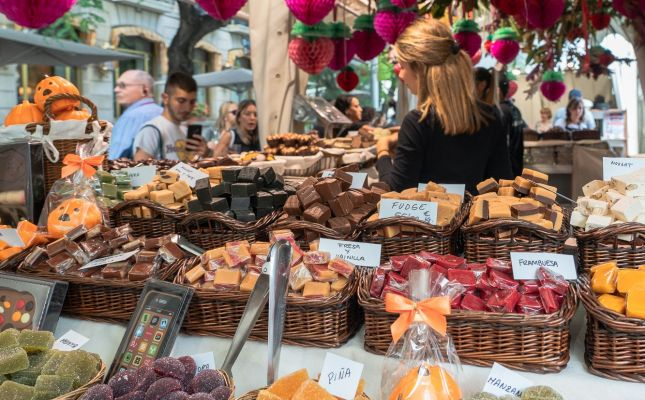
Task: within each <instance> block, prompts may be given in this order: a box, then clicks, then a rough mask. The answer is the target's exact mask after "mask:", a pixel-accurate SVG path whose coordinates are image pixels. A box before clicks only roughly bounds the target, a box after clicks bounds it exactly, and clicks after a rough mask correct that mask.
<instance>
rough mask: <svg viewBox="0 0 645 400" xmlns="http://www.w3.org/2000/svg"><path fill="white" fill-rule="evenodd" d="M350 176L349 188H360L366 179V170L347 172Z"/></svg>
mask: <svg viewBox="0 0 645 400" xmlns="http://www.w3.org/2000/svg"><path fill="white" fill-rule="evenodd" d="M348 174H350V175H351V176H352V186H350V189H360V188H362V187H363V185H365V179H367V172H348Z"/></svg>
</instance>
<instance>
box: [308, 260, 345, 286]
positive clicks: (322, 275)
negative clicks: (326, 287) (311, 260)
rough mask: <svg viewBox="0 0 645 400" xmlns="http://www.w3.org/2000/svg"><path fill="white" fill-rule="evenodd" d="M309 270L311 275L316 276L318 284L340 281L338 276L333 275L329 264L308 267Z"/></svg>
mask: <svg viewBox="0 0 645 400" xmlns="http://www.w3.org/2000/svg"><path fill="white" fill-rule="evenodd" d="M307 269H309V272H311V275H313V276H314V279H315V280H317V281H318V282H334V281H335V280H337V279H338V274H335V273H332V272H331V271H330V270H329V268H327V264H322V265H313V264H312V265H307Z"/></svg>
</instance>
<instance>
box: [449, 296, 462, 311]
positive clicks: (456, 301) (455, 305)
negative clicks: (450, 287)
mask: <svg viewBox="0 0 645 400" xmlns="http://www.w3.org/2000/svg"><path fill="white" fill-rule="evenodd" d="M461 301H462V300H461V295H459V296H455V297H454V298H453V299H452V300H451V301H450V308H451V309H453V310H459V309H460V308H461Z"/></svg>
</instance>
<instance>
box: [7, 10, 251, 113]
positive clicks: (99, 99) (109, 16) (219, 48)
mask: <svg viewBox="0 0 645 400" xmlns="http://www.w3.org/2000/svg"><path fill="white" fill-rule="evenodd" d="M97 13H98V14H99V15H100V16H101V17H102V18H103V19H104V20H105V22H104V23H101V24H99V26H97V27H96V30H94V31H92V32H90V33H88V34H82V35H81V40H82V42H84V43H85V44H88V45H92V46H99V47H102V48H107V49H114V50H119V51H124V52H129V53H134V54H138V55H140V56H141V58H140V59H138V60H131V61H123V62H108V63H103V64H93V65H88V66H85V67H79V68H74V67H65V66H62V65H61V66H45V65H25V64H23V65H17V64H12V65H6V66H3V67H0V121H1V120H3V119H4V117H5V115H6V114H7V113H8V112H9V110H11V108H12V107H13V106H15V105H16V104H17V103H18V102H20V101H22V100H23V99H32V98H33V94H32V90H33V87H34V86H35V84H36V83H37V82H38V81H39V80H40V79H42V78H43V76H44V75H59V76H63V77H66V78H67V79H69V80H70V81H72V82H73V83H74V84H76V85H77V86H78V87H79V90H80V91H81V94H82V95H84V96H85V97H87V98H89V99H90V100H92V101H93V102H94V103H95V104H96V105H97V107H98V110H99V118H101V119H105V120H109V121H114V120H115V119H116V118H117V117H118V115H120V113H121V111H122V110H120V107H119V106H118V105H117V104H115V102H114V83H115V81H116V79H117V78H118V76H119V74H120V73H121V72H123V71H125V70H127V69H135V68H136V69H143V70H146V71H148V72H149V73H150V74H151V75H152V76H153V77H154V79H155V81H156V82H157V83H158V84H157V85H156V88H155V96H156V97H157V99H159V96H160V91H161V90H163V83H164V82H165V79H166V76H167V70H168V60H167V48H168V46H169V45H170V43H171V41H172V38H173V37H174V35H175V32H176V31H177V29H178V27H179V9H178V7H177V3H176V0H103V11H98V12H97ZM246 15H248V14H246V13H245V12H244V10H243V11H242V12H240V13H239V14H238V16H237V17H236V18H234V19H232V20H231V21H230V23H229V24H228V25H227V26H225V27H224V28H221V29H219V30H217V31H215V32H211V33H210V34H208V35H206V36H205V37H204V38H203V39H202V40H201V41H200V42H199V43H198V44H197V46H196V49H195V51H194V57H193V61H194V66H195V73H196V74H197V73H204V72H213V71H219V70H222V69H225V68H230V67H234V66H239V65H242V66H246V67H249V66H248V65H245V64H247V61H246V60H248V53H249V48H250V45H249V32H248V19H247V17H246ZM0 27H2V28H9V29H15V28H16V26H15V25H14V24H13V23H12V22H11V21H8V20H7V19H5V18H4V16H3V15H2V14H0ZM230 99H232V100H239V99H237V98H236V95H235V93H234V92H230V91H228V90H224V89H221V88H209V89H205V88H200V90H199V93H198V100H199V102H200V103H205V104H207V105H208V107H209V109H210V115H211V118H216V117H217V109H218V107H219V104H221V103H222V102H223V101H226V100H230Z"/></svg>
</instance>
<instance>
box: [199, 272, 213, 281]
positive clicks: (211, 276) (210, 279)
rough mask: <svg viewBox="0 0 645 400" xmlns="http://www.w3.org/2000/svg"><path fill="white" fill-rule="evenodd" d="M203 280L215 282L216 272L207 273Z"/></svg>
mask: <svg viewBox="0 0 645 400" xmlns="http://www.w3.org/2000/svg"><path fill="white" fill-rule="evenodd" d="M202 279H203V280H204V282H213V281H214V280H215V271H206V272H205V273H204V276H202Z"/></svg>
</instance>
